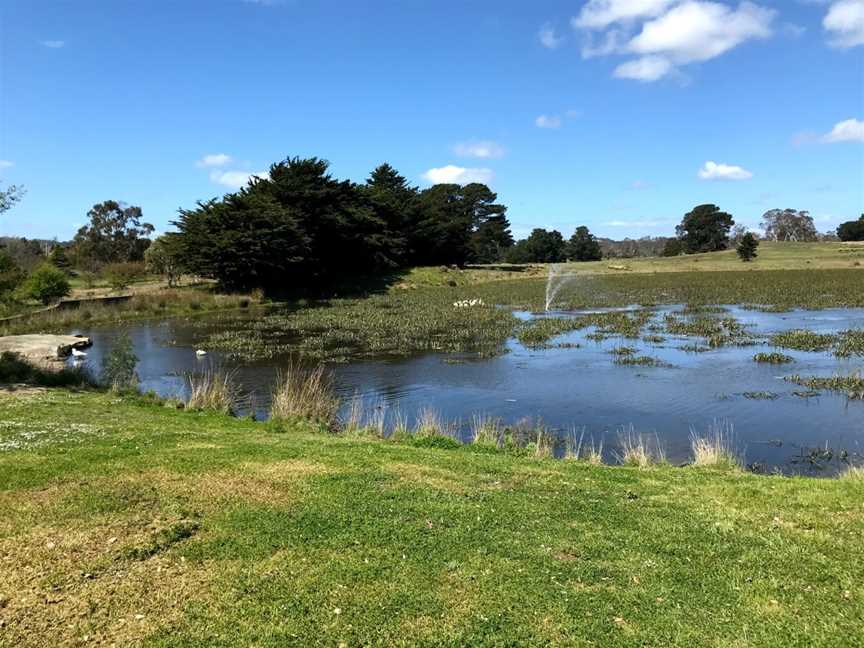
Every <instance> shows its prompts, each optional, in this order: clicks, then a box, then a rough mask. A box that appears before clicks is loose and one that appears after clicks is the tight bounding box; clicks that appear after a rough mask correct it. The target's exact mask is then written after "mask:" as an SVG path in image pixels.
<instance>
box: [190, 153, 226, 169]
mask: <svg viewBox="0 0 864 648" xmlns="http://www.w3.org/2000/svg"><path fill="white" fill-rule="evenodd" d="M232 161H233V158H232V157H231V156H230V155H227V154H226V153H209V154H207V155H205V156H204V157H202V158H201V159H200V160H198V161H197V162H196V163H195V166H197V167H221V166H225V165H227V164H231V162H232Z"/></svg>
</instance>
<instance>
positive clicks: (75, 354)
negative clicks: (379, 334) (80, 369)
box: [72, 349, 87, 358]
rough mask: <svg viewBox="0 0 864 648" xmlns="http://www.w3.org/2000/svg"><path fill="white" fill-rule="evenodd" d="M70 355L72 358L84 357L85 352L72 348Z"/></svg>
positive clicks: (85, 355)
mask: <svg viewBox="0 0 864 648" xmlns="http://www.w3.org/2000/svg"><path fill="white" fill-rule="evenodd" d="M72 357H73V358H86V357H87V354H86V353H84V352H83V351H79V350H78V349H72Z"/></svg>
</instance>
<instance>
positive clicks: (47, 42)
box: [39, 40, 66, 49]
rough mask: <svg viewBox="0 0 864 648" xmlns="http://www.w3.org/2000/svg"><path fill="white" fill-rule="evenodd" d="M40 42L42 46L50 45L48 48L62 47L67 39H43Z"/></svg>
mask: <svg viewBox="0 0 864 648" xmlns="http://www.w3.org/2000/svg"><path fill="white" fill-rule="evenodd" d="M39 44H40V45H42V46H44V47H48V48H50V49H60V48H61V47H64V46H65V45H66V41H62V40H43V41H39Z"/></svg>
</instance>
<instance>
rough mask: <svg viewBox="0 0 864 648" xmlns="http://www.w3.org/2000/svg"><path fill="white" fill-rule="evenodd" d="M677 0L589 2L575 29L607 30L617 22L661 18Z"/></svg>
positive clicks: (606, 0) (573, 21)
mask: <svg viewBox="0 0 864 648" xmlns="http://www.w3.org/2000/svg"><path fill="white" fill-rule="evenodd" d="M675 1H676V0H589V2H588V3H587V4H586V5H585V6H584V7H583V8H582V11H581V12H580V13H579V15H578V16H577V17H576V18H573V19H572V20H571V21H570V22H571V24H572V25H573V27H574V28H580V29H605V28H606V27H608V26H609V25H611V24H613V23H616V22H625V23H626V22H629V21H633V20H636V19H639V18H653V17H654V16H659V15H660V14H662V13H663V12H664V11H666V9H667V8H668V7H669V6H670V5H671V4H673V2H675Z"/></svg>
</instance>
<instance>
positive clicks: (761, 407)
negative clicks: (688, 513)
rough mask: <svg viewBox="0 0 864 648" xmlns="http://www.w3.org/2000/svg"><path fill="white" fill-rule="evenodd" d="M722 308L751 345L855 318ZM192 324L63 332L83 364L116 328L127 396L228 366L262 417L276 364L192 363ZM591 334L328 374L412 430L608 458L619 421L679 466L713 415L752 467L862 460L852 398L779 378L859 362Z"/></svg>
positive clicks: (175, 386) (863, 408)
mask: <svg viewBox="0 0 864 648" xmlns="http://www.w3.org/2000/svg"><path fill="white" fill-rule="evenodd" d="M726 308H727V311H728V312H727V313H725V314H724V317H725V316H732V317H735V318H736V319H737V320H738V321H739V322H741V323H742V324H744V325H746V327H747V330H748V331H749V332H750V333H753V334H756V335H757V336H759V337H760V338H761V337H763V336H768V335H770V334H771V333H775V332H779V331H786V330H790V329H796V328H805V329H809V330H812V331H816V332H821V333H834V332H838V331H843V330H846V329H851V328H864V309H829V310H821V311H790V312H785V313H765V312H760V311H752V310H744V309H742V308H739V307H735V306H730V307H726ZM677 310H680V306H666V307H662V308H657V309H655V319H656V320H657V321H662V319H663V317H664V315H665V314H667V313H670V312H674V311H677ZM580 312H585V311H580ZM578 313H579V312H576V313H572V314H578ZM517 315H518V316H519V317H520V318H523V319H527V318H531V317H535V315H531V314H529V313H517ZM555 315H558V316H562V315H563V316H567V315H570V313H555ZM542 316H543V315H538V317H542ZM206 322H207V320H203V322H202V320H197V321H195V322H193V321H190V320H186V319H178V320H168V321H162V322H142V323H135V324H132V325H127V326H124V327H122V328H119V327H92V328H87V327H82V328H81V329H79V330H76V331H74V333H82V334H84V335H87V336H89V337H91V338H92V339H93V342H94V346H93V348H92V349H90V351H89V357H88V362H89V363H91V365H92V366H94V367H98V366H99V365H100V364H101V358H102V355H103V354H104V353H105V352H106V351H107V350H108V349H110V347H111V344H112V342H113V340H114V339H115V338H116V337H117V335H118V334H119V333H120V332H121V331H123V330H125V331H128V333H129V334H130V336H131V338H132V341H133V344H134V346H135V352H136V354H137V355H138V357H139V358H140V363H139V365H138V374H139V377H140V379H141V388H142V389H143V390H145V391H146V390H154V391H156V392H157V393H159V394H160V395H163V396H183V394H184V392H185V389H186V381H185V378H184V376H185V374H186V373H188V372H190V371H198V370H201V368H202V367H205V366H207V365H209V364H213V363H219V364H221V365H222V366H225V367H229V368H233V369H235V370H236V378H237V382H238V383H239V384H240V385H241V387H242V390H243V392H244V393H245V394H246V400H245V408H246V409H247V410H248V409H249V408H251V409H254V410H256V411H257V412H258V413H259V415H261V414H264V413H266V410H267V406H268V401H269V393H270V390H271V388H272V385H273V381H274V379H275V376H276V373H277V371H278V369H279V367H280V366H284V365H285V363H286V362H287V361H288V358H287V357H278V358H275V359H268V360H265V361H256V362H248V361H238V360H233V359H231V358H230V357H226V356H224V355H223V354H220V353H217V352H212V351H211V352H209V353H208V354H207V355H206V356H204V357H203V358H199V357H197V356H196V354H195V349H196V348H197V347H198V345H199V344H200V340H202V339H205V338H206V336H207V335H208V334H209V333H212V332H214V330H218V328H214V327H219V326H224V325H225V324H224V322H222V323H215V322H214V324H213V327H208V325H207V324H206ZM592 332H593V329H592V328H586V329H583V330H579V331H575V332H572V333H567V334H565V335H562V336H559V337H557V338H555V339H554V340H552V341H551V342H552V344H565V345H566V344H569V345H573V346H569V347H566V348H562V347H560V346H558V347H552V348H544V349H529V348H526V347H524V346H522V345H521V344H520V343H519V342H518V341H516V340H515V339H511V340H509V341H508V342H507V350H508V352H507V353H505V354H503V355H501V356H498V357H494V358H484V359H478V358H477V357H476V356H473V355H471V354H425V355H419V356H414V357H409V358H403V359H396V360H379V361H370V360H362V361H356V362H351V363H347V364H337V365H333V366H332V369H333V371H334V374H335V378H336V384H337V388H338V390H339V391H340V393H341V394H342V395H343V396H345V397H346V400H348V399H349V398H350V397H351V396H352V395H354V394H359V397H360V398H362V399H363V400H364V402H365V403H366V405H367V407H368V408H370V410H373V409H376V408H377V409H378V411H382V410H383V412H384V413H385V415H386V416H387V417H389V418H390V419H392V418H393V417H394V416H395V414H396V412H397V410H398V411H399V412H400V413H401V414H402V415H403V416H404V417H405V418H407V420H408V422H409V423H412V422H413V421H414V419H415V417H416V415H417V413H418V412H419V411H420V410H421V409H423V408H424V407H432V408H434V409H436V410H438V411H439V412H440V413H441V415H442V417H443V418H444V419H446V420H453V421H461V423H462V431H463V433H464V434H467V433H468V424H469V422H470V420H471V417H472V415H473V414H475V413H486V414H491V415H494V416H497V417H501V418H502V419H503V420H504V422H507V423H512V422H515V421H517V420H519V419H522V418H525V417H532V418H534V419H542V421H543V423H544V424H546V425H547V426H549V427H550V428H552V429H556V430H568V429H570V428H573V427H577V428H580V429H581V428H584V430H585V439H586V441H590V440H591V439H593V440H594V441H595V442H596V443H599V442H600V441H601V439H602V440H603V442H604V447H605V448H606V452H607V453H608V454H609V458H610V459H611V457H612V454H613V453H614V451H615V447H616V441H617V438H618V430H619V429H620V428H622V426H630V425H632V426H633V427H634V429H635V430H636V431H637V432H640V433H646V434H651V435H652V436H653V435H655V434H656V438H657V439H659V441H660V443H661V444H662V446H663V448H664V450H665V452H666V455H667V458H668V459H669V460H670V461H673V462H679V461H686V460H687V459H688V457H689V448H690V434H691V429H695V430H696V431H697V432H703V433H704V432H705V431H706V430H707V428H708V426H709V425H710V424H711V423H712V422H715V421H722V420H728V421H729V422H731V424H732V425H733V426H734V436H735V442H736V445H737V448H738V450H739V451H740V452H741V453H742V454H743V456H744V458H745V461H746V462H747V463H748V464H751V465H753V467H754V469H759V470H774V469H779V470H782V471H784V472H802V473H807V474H812V473H816V474H830V473H832V472H834V471H836V469H837V468H838V467H842V465H843V459H842V458H841V457H844V456H846V455H848V456H849V457H850V458H851V459H852V460H853V461H860V460H862V459H864V402H862V401H849V400H848V399H847V397H846V396H845V395H844V394H836V393H832V392H828V391H822V392H821V393H820V394H819V395H818V396H814V395H810V396H809V397H802V396H800V395H795V393H794V392H798V393H799V394H800V393H802V392H806V391H807V390H806V389H805V388H803V387H800V386H798V385H795V384H793V383H790V382H787V381H784V380H783V377H784V376H788V375H791V374H800V375H803V376H831V375H833V374H835V373H839V374H848V373H850V372H852V371H858V370H862V369H864V358H862V357H860V356H859V357H854V356H853V357H851V358H838V357H835V356H834V355H832V354H831V353H830V352H819V353H816V352H802V351H794V350H791V351H790V350H782V352H783V353H785V354H787V355H790V356H792V357H793V358H794V360H795V361H794V362H793V363H791V364H786V365H770V364H760V363H756V362H754V361H753V355H754V354H755V353H757V352H760V351H771V350H772V347H771V346H770V345H768V344H767V343H766V342H761V343H760V344H758V345H757V346H747V347H735V346H729V347H721V348H718V349H711V350H709V351H705V352H700V353H696V352H693V351H687V350H683V349H682V347H684V346H685V345H693V344H694V342H699V340H698V338H693V337H680V336H671V335H667V334H665V333H664V334H661V335H663V337H664V338H665V339H664V341H663V342H660V343H646V342H644V341H643V340H632V339H624V338H621V337H611V338H609V339H606V340H603V341H601V342H596V341H594V340H591V339H588V338H586V336H587V335H589V334H591V333H592ZM575 345H579V346H578V347H575ZM622 345H626V346H628V347H633V348H635V349H636V354H637V355H647V356H651V357H653V358H656V359H657V360H659V361H661V362H662V364H663V366H627V365H618V364H615V363H614V356H613V355H612V354H611V353H610V352H611V351H612V350H613V349H615V348H616V347H620V346H622ZM816 449H820V450H821V451H820V452H816ZM826 449H827V450H828V452H825V450H826Z"/></svg>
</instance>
